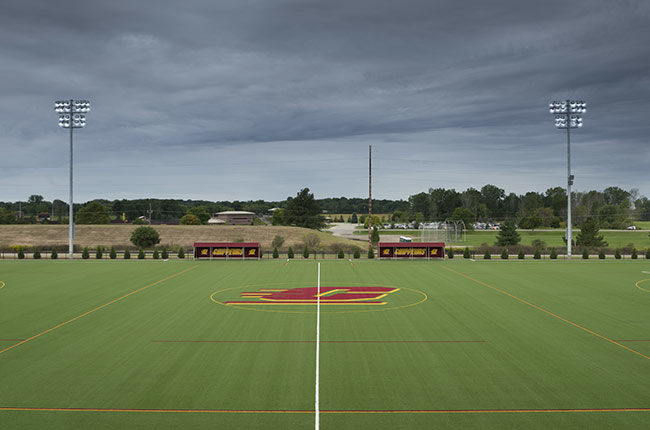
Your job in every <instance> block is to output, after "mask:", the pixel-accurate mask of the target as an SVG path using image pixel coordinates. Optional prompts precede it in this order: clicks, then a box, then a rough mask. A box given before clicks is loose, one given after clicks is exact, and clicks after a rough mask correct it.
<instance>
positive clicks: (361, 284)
mask: <svg viewBox="0 0 650 430" xmlns="http://www.w3.org/2000/svg"><path fill="white" fill-rule="evenodd" d="M287 284H300V285H304V282H295V281H294V282H277V283H271V284H249V285H240V286H236V287H230V288H225V289H223V290H219V291H215V292H214V293H212V294H210V300H211V301H213V302H214V303H216V304H218V305H221V306H224V307H227V308H236V309H242V310H246V311H257V312H277V313H290V314H315V313H316V310H313V311H290V310H272V309H260V308H257V307H252V306H251V307H249V306H248V305H243V306H239V305H232V304H226V303H224V302H221V301H219V300H217V299H216V298H215V296H216V295H217V294H220V293H224V292H226V291H231V290H236V289H244V288H256V287H257V288H259V287H267V288H264V289H260V291H277V290H278V289H274V288H268V287H270V286H272V285H283V286H286V285H287ZM367 285H368V282H364V283H349V282H346V286H350V287H352V286H367ZM375 286H376V287H385V288H393V289H394V291H397V290H400V289H402V290H408V291H412V292H415V293H417V294H420V295H421V296H422V298H421V300H419V301H417V302H414V303H409V304H406V305H401V306H393V307H388V308H384V307H382V308H380V309H359V310H353V311H352V310H351V311H321V313H322V314H349V313H355V312H379V311H390V310H397V309H404V308H409V307H412V306H417V305H419V304H421V303H424V302H426V301H427V300H428V299H429V296H427V295H426V293H424V292H423V291H420V290H416V289H414V288H407V287H400V288H397V287H395V286H393V285H375ZM258 294H259V293H258ZM246 297H253V296H250V295H247V296H246ZM260 298H261V297H260ZM321 304H323V303H321ZM298 305H303V306H313V305H304V304H298ZM347 305H357V306H358V305H366V306H370V304H368V303H348V304H347ZM275 306H279V305H275ZM286 306H291V305H286ZM294 306H295V305H294Z"/></svg>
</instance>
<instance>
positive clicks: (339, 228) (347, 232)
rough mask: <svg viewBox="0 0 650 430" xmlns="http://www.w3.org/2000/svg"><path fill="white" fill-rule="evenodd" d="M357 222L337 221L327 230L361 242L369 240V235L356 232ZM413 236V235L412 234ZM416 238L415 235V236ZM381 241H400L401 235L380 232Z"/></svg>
mask: <svg viewBox="0 0 650 430" xmlns="http://www.w3.org/2000/svg"><path fill="white" fill-rule="evenodd" d="M356 226H357V225H356V224H350V223H345V222H335V223H332V224H330V227H329V228H328V229H326V231H331V232H332V234H333V235H334V236H337V237H343V238H345V239H352V240H358V241H361V242H366V243H367V242H368V236H366V235H364V234H354V230H355V227H356ZM411 237H413V235H411ZM413 238H414V239H416V238H415V237H413ZM379 241H380V242H399V236H398V235H395V234H384V235H382V234H380V235H379Z"/></svg>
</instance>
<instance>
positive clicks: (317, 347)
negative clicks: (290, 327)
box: [315, 263, 320, 430]
mask: <svg viewBox="0 0 650 430" xmlns="http://www.w3.org/2000/svg"><path fill="white" fill-rule="evenodd" d="M316 288H317V292H316V404H315V411H316V423H315V424H316V427H315V428H316V430H318V426H319V420H320V405H319V404H318V379H319V378H318V366H319V364H318V362H319V360H320V263H318V283H317V284H316Z"/></svg>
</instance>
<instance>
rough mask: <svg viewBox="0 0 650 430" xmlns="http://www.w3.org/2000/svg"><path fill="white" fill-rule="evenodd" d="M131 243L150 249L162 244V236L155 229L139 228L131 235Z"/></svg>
mask: <svg viewBox="0 0 650 430" xmlns="http://www.w3.org/2000/svg"><path fill="white" fill-rule="evenodd" d="M131 243H133V244H134V245H135V246H137V247H140V248H149V247H151V246H154V245H156V244H158V243H160V236H159V235H158V232H157V231H156V230H155V229H154V228H153V227H149V226H147V227H138V228H136V229H135V230H133V233H131Z"/></svg>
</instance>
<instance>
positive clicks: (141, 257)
mask: <svg viewBox="0 0 650 430" xmlns="http://www.w3.org/2000/svg"><path fill="white" fill-rule="evenodd" d="M138 260H144V249H142V248H140V249H138Z"/></svg>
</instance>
